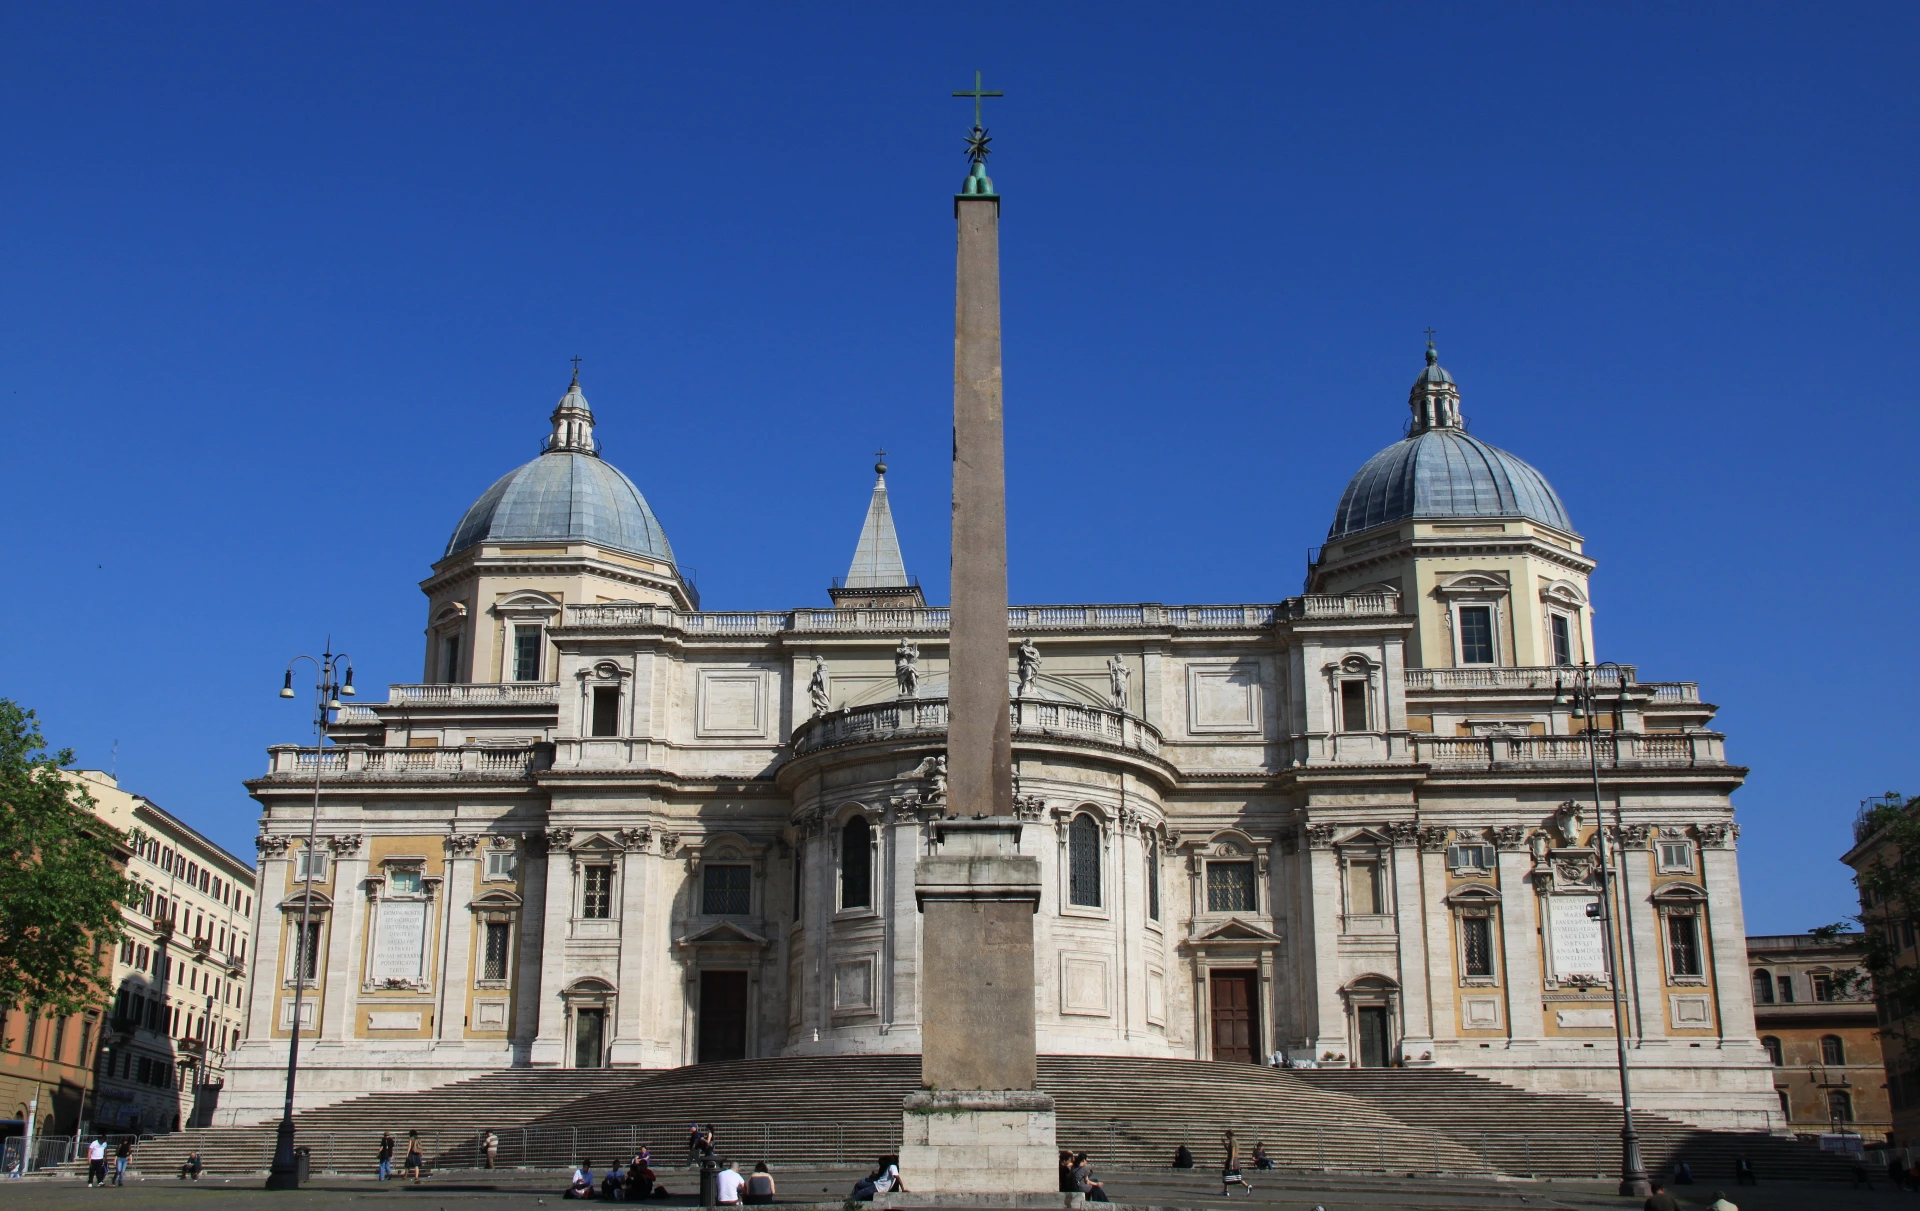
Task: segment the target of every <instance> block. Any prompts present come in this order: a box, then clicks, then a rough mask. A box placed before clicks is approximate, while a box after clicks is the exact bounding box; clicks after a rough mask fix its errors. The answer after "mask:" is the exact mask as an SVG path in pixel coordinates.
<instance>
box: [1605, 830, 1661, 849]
mask: <svg viewBox="0 0 1920 1211" xmlns="http://www.w3.org/2000/svg"><path fill="white" fill-rule="evenodd" d="M1652 839H1653V825H1651V824H1628V825H1624V826H1623V827H1621V828H1617V829H1615V830H1614V840H1615V842H1616V843H1617V844H1618V845H1619V846H1620V848H1621V849H1645V848H1646V847H1647V842H1648V841H1651V840H1652Z"/></svg>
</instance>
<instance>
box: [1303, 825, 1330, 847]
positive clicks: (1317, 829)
mask: <svg viewBox="0 0 1920 1211" xmlns="http://www.w3.org/2000/svg"><path fill="white" fill-rule="evenodd" d="M1332 844H1333V825H1331V824H1309V825H1307V848H1308V849H1326V848H1328V847H1329V846H1331V845H1332Z"/></svg>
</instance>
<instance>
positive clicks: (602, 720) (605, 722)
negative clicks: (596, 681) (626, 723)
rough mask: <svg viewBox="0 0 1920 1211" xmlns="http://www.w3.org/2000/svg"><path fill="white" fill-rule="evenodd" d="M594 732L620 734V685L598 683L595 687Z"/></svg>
mask: <svg viewBox="0 0 1920 1211" xmlns="http://www.w3.org/2000/svg"><path fill="white" fill-rule="evenodd" d="M593 734H594V735H596V736H618V735H619V734H620V687H619V686H617V685H596V686H594V687H593Z"/></svg>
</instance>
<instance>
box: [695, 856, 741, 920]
mask: <svg viewBox="0 0 1920 1211" xmlns="http://www.w3.org/2000/svg"><path fill="white" fill-rule="evenodd" d="M700 877H701V880H702V885H701V897H700V903H701V911H702V912H704V913H706V914H707V915H709V916H716V917H724V916H734V917H739V916H745V915H746V914H747V913H749V912H751V911H752V904H751V900H752V896H753V871H752V870H751V868H749V867H745V866H707V867H704V868H702V871H701V876H700Z"/></svg>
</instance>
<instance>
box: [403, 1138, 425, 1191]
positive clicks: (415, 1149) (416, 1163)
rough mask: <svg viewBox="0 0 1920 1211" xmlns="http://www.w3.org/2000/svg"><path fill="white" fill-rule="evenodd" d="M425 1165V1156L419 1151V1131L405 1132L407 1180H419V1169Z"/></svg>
mask: <svg viewBox="0 0 1920 1211" xmlns="http://www.w3.org/2000/svg"><path fill="white" fill-rule="evenodd" d="M426 1167H427V1158H426V1157H425V1156H423V1155H422V1154H421V1152H420V1133H419V1132H418V1131H409V1132H407V1164H406V1170H407V1180H408V1181H410V1182H417V1181H419V1180H420V1171H421V1170H422V1169H425V1168H426Z"/></svg>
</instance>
